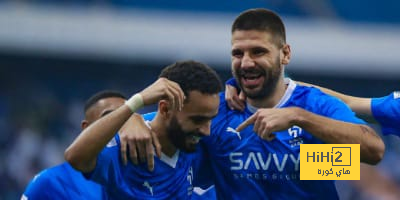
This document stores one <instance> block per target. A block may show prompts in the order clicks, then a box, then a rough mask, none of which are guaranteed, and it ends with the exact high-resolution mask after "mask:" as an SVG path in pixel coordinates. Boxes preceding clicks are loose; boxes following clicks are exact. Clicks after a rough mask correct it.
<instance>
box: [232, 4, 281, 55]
mask: <svg viewBox="0 0 400 200" xmlns="http://www.w3.org/2000/svg"><path fill="white" fill-rule="evenodd" d="M236 30H244V31H249V30H257V31H265V32H270V33H272V34H273V36H274V40H275V41H276V42H277V45H278V46H279V47H281V46H282V45H284V44H286V31H285V25H284V24H283V21H282V19H281V18H280V17H279V15H277V14H276V13H274V12H273V11H271V10H267V9H264V8H255V9H249V10H246V11H244V12H242V13H241V14H240V15H239V16H238V17H236V19H235V21H234V22H233V24H232V30H231V33H232V34H233V32H235V31H236Z"/></svg>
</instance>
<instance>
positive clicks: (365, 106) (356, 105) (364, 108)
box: [296, 81, 372, 116]
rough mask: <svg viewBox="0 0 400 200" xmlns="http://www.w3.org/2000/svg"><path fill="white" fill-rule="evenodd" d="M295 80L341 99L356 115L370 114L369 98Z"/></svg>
mask: <svg viewBox="0 0 400 200" xmlns="http://www.w3.org/2000/svg"><path fill="white" fill-rule="evenodd" d="M296 82H297V83H298V84H300V85H305V86H312V87H316V88H318V89H320V90H321V91H322V92H324V93H326V94H329V95H332V96H334V97H336V98H339V99H341V100H342V101H343V102H344V103H346V104H347V105H348V106H349V107H350V108H351V110H353V111H354V112H355V113H357V114H358V115H366V116H372V112H371V98H362V97H355V96H350V95H346V94H343V93H340V92H336V91H334V90H331V89H328V88H324V87H321V86H318V85H313V84H309V83H304V82H300V81H296Z"/></svg>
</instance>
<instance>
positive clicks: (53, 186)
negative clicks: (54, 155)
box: [21, 162, 103, 200]
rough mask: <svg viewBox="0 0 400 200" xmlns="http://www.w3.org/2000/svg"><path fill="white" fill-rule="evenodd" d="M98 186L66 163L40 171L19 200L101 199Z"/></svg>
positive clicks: (100, 191) (100, 190)
mask: <svg viewBox="0 0 400 200" xmlns="http://www.w3.org/2000/svg"><path fill="white" fill-rule="evenodd" d="M102 195H103V194H102V189H101V186H100V185H99V184H96V183H94V182H92V181H88V180H87V179H86V178H85V177H84V176H83V175H82V173H81V172H79V171H76V170H75V169H73V168H72V167H71V165H69V164H68V163H66V162H65V163H63V164H61V165H57V166H54V167H52V168H49V169H45V170H43V171H41V172H40V173H39V174H38V175H36V176H35V177H34V178H33V179H32V181H31V182H30V183H29V185H28V186H27V188H26V190H25V192H24V194H23V195H22V197H21V200H34V199H38V200H39V199H40V200H46V199H49V200H50V199H60V200H70V199H84V200H85V199H87V200H92V199H102Z"/></svg>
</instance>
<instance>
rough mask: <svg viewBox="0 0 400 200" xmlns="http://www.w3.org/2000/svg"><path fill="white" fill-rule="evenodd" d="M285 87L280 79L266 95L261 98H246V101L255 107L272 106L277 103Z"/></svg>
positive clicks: (283, 93)
mask: <svg viewBox="0 0 400 200" xmlns="http://www.w3.org/2000/svg"><path fill="white" fill-rule="evenodd" d="M286 89H287V84H286V83H285V82H284V81H283V80H282V81H279V82H278V83H277V85H276V88H275V91H274V92H273V93H272V94H271V95H270V96H268V97H265V98H263V99H251V98H247V103H249V104H250V105H251V106H254V107H256V108H273V107H274V106H275V105H277V104H278V103H279V101H280V100H281V98H282V97H283V95H285V91H286Z"/></svg>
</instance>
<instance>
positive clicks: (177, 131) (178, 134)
mask: <svg viewBox="0 0 400 200" xmlns="http://www.w3.org/2000/svg"><path fill="white" fill-rule="evenodd" d="M167 134H168V138H169V140H170V141H171V142H172V144H173V145H174V146H175V147H176V148H178V149H180V150H182V151H184V152H187V153H192V152H195V151H196V145H191V144H188V143H187V142H186V141H187V140H188V139H191V138H192V137H193V136H199V135H202V134H201V133H199V132H197V131H192V132H187V131H184V130H183V129H182V126H181V125H180V124H179V122H178V120H177V118H176V117H175V116H173V117H172V119H171V122H170V124H169V126H168V127H167Z"/></svg>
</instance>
